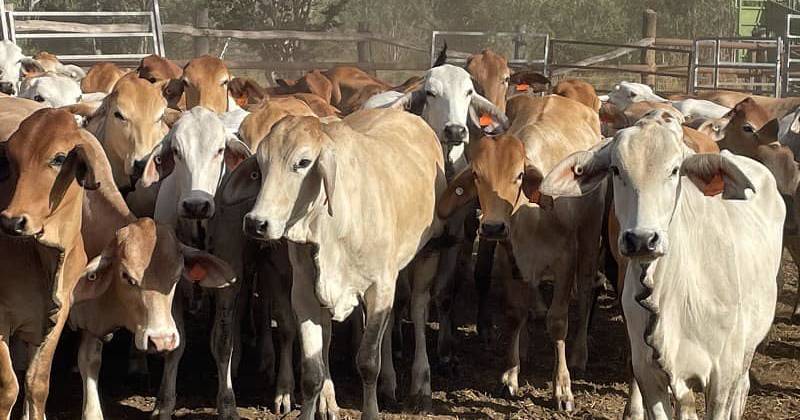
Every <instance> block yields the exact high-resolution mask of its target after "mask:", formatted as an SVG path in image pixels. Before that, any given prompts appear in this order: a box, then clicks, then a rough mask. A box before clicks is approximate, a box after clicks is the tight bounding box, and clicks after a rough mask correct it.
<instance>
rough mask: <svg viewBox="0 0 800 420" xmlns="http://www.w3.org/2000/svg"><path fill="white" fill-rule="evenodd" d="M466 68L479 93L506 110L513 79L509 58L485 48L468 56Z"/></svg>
mask: <svg viewBox="0 0 800 420" xmlns="http://www.w3.org/2000/svg"><path fill="white" fill-rule="evenodd" d="M466 70H467V72H469V74H470V76H472V81H473V84H474V85H475V88H476V89H477V90H478V93H480V94H481V95H483V96H484V97H485V98H486V99H488V100H489V101H491V102H492V103H493V104H495V105H496V106H497V107H498V108H500V109H501V110H502V111H503V112H505V110H506V95H507V94H508V85H509V81H510V80H511V69H509V68H508V60H506V58H505V57H503V56H502V55H501V54H497V53H496V52H494V51H492V50H490V49H485V50H483V51H481V52H480V53H478V54H473V55H471V56H469V57H467V64H466Z"/></svg>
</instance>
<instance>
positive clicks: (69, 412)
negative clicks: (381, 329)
mask: <svg viewBox="0 0 800 420" xmlns="http://www.w3.org/2000/svg"><path fill="white" fill-rule="evenodd" d="M784 276H785V278H786V285H785V289H784V291H783V293H782V294H781V299H780V305H779V311H778V317H777V319H776V321H775V325H774V331H773V333H772V334H771V341H770V343H769V344H768V345H766V346H762V347H763V348H762V349H761V351H759V352H758V354H756V356H755V359H754V360H753V368H752V370H751V377H752V387H751V390H750V397H749V399H748V401H747V413H746V416H745V417H746V418H747V419H798V418H800V326H798V325H792V323H791V321H790V318H789V315H790V310H791V307H790V303H791V302H793V301H794V298H795V293H796V290H797V283H798V275H797V270H796V269H795V267H794V265H793V264H784ZM498 286H499V285H494V286H493V289H499V287H498ZM474 293H475V292H474V287H473V286H472V284H471V283H470V282H465V284H464V286H463V287H462V290H461V292H460V295H459V296H460V297H459V303H460V305H461V310H460V312H461V314H460V315H459V317H460V318H461V321H462V322H463V323H462V324H461V327H460V328H459V334H458V337H457V339H458V344H457V345H456V354H457V357H458V360H459V365H458V368H457V369H456V371H455V372H454V373H452V374H450V375H447V376H445V375H443V374H442V372H440V371H438V370H437V369H436V368H435V365H436V363H435V360H432V365H433V366H434V372H433V378H432V385H433V390H434V394H433V400H434V406H433V411H434V415H432V416H428V417H430V418H436V419H451V418H510V419H566V418H577V419H617V418H620V415H621V413H622V409H623V407H624V403H625V398H626V396H627V385H626V382H625V381H626V368H625V353H624V350H623V349H624V348H625V347H626V346H627V343H626V341H625V335H624V332H623V325H622V320H621V316H620V309H619V307H618V306H617V304H616V302H615V300H614V295H613V293H612V292H607V293H605V294H603V295H602V296H601V299H600V304H599V305H598V307H597V309H596V313H595V318H594V321H593V325H592V327H591V329H590V341H589V354H590V356H589V357H590V359H589V364H588V367H587V371H586V373H585V374H578V373H576V372H573V383H572V389H573V393H574V395H575V402H576V406H577V407H576V410H575V411H574V412H573V413H570V414H564V413H559V412H556V411H554V410H553V409H552V404H551V401H550V391H549V390H550V384H551V381H550V375H551V372H552V366H553V356H554V355H553V351H552V350H551V349H552V346H551V345H550V342H549V339H548V338H547V334H546V332H545V328H544V324H543V322H536V323H534V324H533V325H531V327H530V332H531V333H530V344H529V352H528V354H529V356H528V361H527V362H523V364H522V371H521V374H520V385H521V393H522V395H521V396H520V397H518V398H513V399H509V398H502V397H500V396H499V394H498V392H497V391H498V389H499V386H498V384H499V378H500V374H501V370H502V369H503V366H504V355H505V351H504V348H505V340H504V338H503V335H502V330H503V328H502V327H501V328H499V330H498V331H499V333H500V336H499V339H498V340H497V341H495V342H494V343H493V344H492V345H491V346H490V348H488V349H487V348H484V346H483V345H482V344H481V343H480V341H479V340H478V337H477V334H476V331H475V326H474V324H473V322H474V320H473V318H474V309H473V308H475V305H474V302H475V296H474ZM496 295H499V293H497V292H495V293H493V296H494V307H495V308H497V311H496V314H497V315H496V324H497V325H500V326H502V325H504V324H503V322H502V320H503V316H502V307H503V303H502V300H501V299H500V298H499V297H498V296H496ZM192 322H193V323H194V324H195V325H194V328H193V329H194V330H195V331H196V333H195V334H193V335H191V336H189V337H188V339H189V341H188V347H187V351H186V353H185V356H184V360H183V362H182V364H181V367H180V374H179V378H178V404H177V407H178V409H177V412H176V417H178V418H182V419H213V418H215V410H214V404H215V393H216V386H217V385H216V384H217V379H216V374H215V369H214V366H213V363H212V359H211V356H210V353H209V350H208V337H207V335H204V334H203V332H205V331H208V330H209V329H208V324H207V322H208V321H207V320H204V319H196V320H193V321H192ZM406 327H407V328H406V330H405V331H404V332H405V333H406V334H405V336H406V337H408V339H407V340H406V342H405V346H404V354H403V359H402V360H396V361H395V366H396V368H397V370H398V398H400V399H401V400H402V398H403V396H404V395H405V392H404V390H406V389H407V388H408V385H409V379H410V366H411V363H410V361H411V356H412V354H413V349H412V345H413V338H412V336H411V326H410V325H406ZM435 327H436V325H435V324H432V325H431V328H430V329H429V341H428V346H429V347H428V348H429V349H430V350H429V352H430V354H431V355H432V356H431V358H432V359H433V358H435V356H433V355H435V343H434V341H435V335H436V331H435ZM205 334H207V332H206V333H205ZM340 335H342V336H343V335H346V333H340ZM122 338H124V337H122ZM347 341H348V340H346V339H344V340H338V341H336V339H335V341H334V345H333V348H332V350H331V357H332V358H333V360H334V362H333V363H334V368H333V378H334V382H335V383H336V387H337V389H336V393H337V400H338V402H339V405H340V406H341V407H342V409H343V410H342V417H343V418H358V417H359V412H358V411H357V408H358V407H360V405H361V401H360V400H361V388H360V379H359V377H358V374H357V373H356V371H355V368H354V367H353V363H352V360H351V359H350V357H349V355H350V354H352V353H351V351H350V350H349V348H348V343H347ZM64 343H69V339H67V340H66V341H65V342H64ZM126 348H127V343H125V340H124V339H122V340H120V339H115V340H114V341H112V342H111V343H110V344H109V345H107V346H106V352H105V354H106V357H105V359H104V366H103V371H102V374H101V382H100V384H101V398H102V401H103V404H104V410H105V415H106V418H107V419H144V418H147V417H148V412H149V411H150V410H152V408H153V404H154V400H155V398H154V396H155V394H156V392H157V390H158V383H159V380H160V370H159V369H160V366H159V361H158V358H152V357H151V375H150V376H149V377H147V378H140V379H132V378H130V377H127V376H126V374H125V364H124V357H121V356H120V355H121V354H123V353H124V350H125V349H126ZM245 351H246V353H245V355H244V359H243V361H242V368H241V370H240V372H241V374H240V376H239V378H238V379H237V380H236V381H235V388H236V395H237V403H238V405H239V407H240V409H239V412H240V414H241V416H242V418H245V419H271V418H275V416H272V415H271V414H270V413H269V408H268V405H271V403H270V402H269V401H271V399H272V392H273V391H272V389H271V387H269V386H268V385H266V384H265V377H264V375H263V374H258V373H257V372H255V369H254V368H253V367H254V366H256V363H257V361H256V360H255V355H254V354H253V351H252V349H246V350H245ZM59 353H60V355H59V357H58V359H57V361H56V365H55V367H54V378H53V383H52V387H51V393H50V400H49V407H48V419H50V420H53V419H59V420H61V419H78V418H80V412H81V380H80V376H79V375H78V373H77V372H76V371H75V370H74V368H72V367H71V364H73V362H72V361H73V360H75V359H74V353H73V352H72V351H71V350H70V346H69V344H62V346H61V348H60V349H59ZM298 382H299V381H298ZM294 402H295V403H296V402H299V390H296V392H295V399H294ZM702 406H703V402H702V396H699V400H698V407H702ZM296 407H297V406H296ZM381 408H382V411H383V413H384V417H385V418H389V419H410V418H420V416H414V415H410V414H404V413H403V410H402V408H403V406H402V404H398V405H397V406H391V407H386V406H382V407H381ZM297 414H298V411H297V410H295V411H293V412H292V414H291V415H290V417H294V416H296V415H297Z"/></svg>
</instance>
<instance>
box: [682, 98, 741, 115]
mask: <svg viewBox="0 0 800 420" xmlns="http://www.w3.org/2000/svg"><path fill="white" fill-rule="evenodd" d="M671 102H672V106H673V107H674V108H675V109H677V110H678V111H680V112H681V113H682V114H683V115H684V116H685V117H686V119H687V120H694V119H697V118H703V119H707V120H714V119H718V118H722V117H724V116H725V115H726V114H727V113H729V112H730V111H731V109H730V108H728V107H725V106H722V105H719V104H716V103H714V102H711V101H706V100H703V99H692V98H689V99H684V100H682V101H671Z"/></svg>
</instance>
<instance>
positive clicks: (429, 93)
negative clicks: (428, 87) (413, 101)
mask: <svg viewBox="0 0 800 420" xmlns="http://www.w3.org/2000/svg"><path fill="white" fill-rule="evenodd" d="M425 94H426V95H428V96H430V97H431V98H435V97H436V94H435V93H433V92H431V91H427V92H425Z"/></svg>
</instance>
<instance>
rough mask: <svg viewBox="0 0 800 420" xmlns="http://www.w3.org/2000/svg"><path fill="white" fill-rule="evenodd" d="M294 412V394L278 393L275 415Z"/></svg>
mask: <svg viewBox="0 0 800 420" xmlns="http://www.w3.org/2000/svg"><path fill="white" fill-rule="evenodd" d="M291 412H292V394H291V392H287V393H278V394H277V395H275V415H277V416H285V415H287V414H289V413H291Z"/></svg>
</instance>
